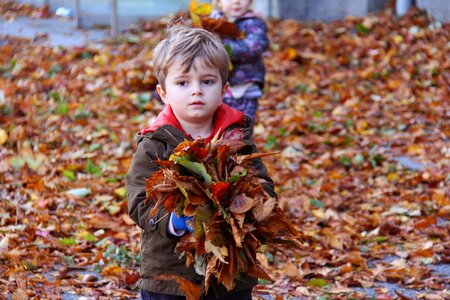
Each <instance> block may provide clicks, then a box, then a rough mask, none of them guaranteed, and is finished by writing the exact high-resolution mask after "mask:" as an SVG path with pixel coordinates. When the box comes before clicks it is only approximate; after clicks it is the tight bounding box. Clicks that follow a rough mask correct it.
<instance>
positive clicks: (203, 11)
mask: <svg viewBox="0 0 450 300" xmlns="http://www.w3.org/2000/svg"><path fill="white" fill-rule="evenodd" d="M189 11H190V12H191V13H194V14H197V15H202V16H207V15H209V14H211V12H212V5H211V4H210V3H202V4H199V3H198V0H193V1H191V3H190V4H189Z"/></svg>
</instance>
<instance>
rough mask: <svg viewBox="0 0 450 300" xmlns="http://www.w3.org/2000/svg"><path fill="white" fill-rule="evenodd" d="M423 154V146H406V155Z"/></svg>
mask: <svg viewBox="0 0 450 300" xmlns="http://www.w3.org/2000/svg"><path fill="white" fill-rule="evenodd" d="M422 153H423V146H422V145H417V144H413V145H409V146H408V154H411V155H414V154H422Z"/></svg>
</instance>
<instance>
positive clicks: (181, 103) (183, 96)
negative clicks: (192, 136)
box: [156, 58, 227, 124]
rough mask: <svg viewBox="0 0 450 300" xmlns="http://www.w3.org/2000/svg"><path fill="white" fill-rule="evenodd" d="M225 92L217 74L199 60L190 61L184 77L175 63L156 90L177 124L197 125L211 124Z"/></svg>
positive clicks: (180, 68)
mask: <svg viewBox="0 0 450 300" xmlns="http://www.w3.org/2000/svg"><path fill="white" fill-rule="evenodd" d="M226 88H227V86H224V87H222V79H221V77H220V73H219V70H218V69H217V68H214V67H209V66H207V65H206V64H205V63H203V62H202V60H201V59H199V58H196V59H195V60H194V63H193V64H192V67H191V69H190V70H189V71H188V72H187V73H184V72H183V67H182V66H181V64H180V62H179V61H176V62H175V63H174V64H173V65H172V66H171V67H170V68H169V69H168V72H167V77H166V80H165V89H164V90H163V88H162V87H161V86H160V85H158V86H157V87H156V89H157V91H158V94H159V95H160V96H161V99H162V100H163V101H164V103H165V104H169V105H170V106H171V107H172V110H173V112H174V114H175V116H176V117H177V119H178V120H179V121H182V122H187V123H199V124H200V123H205V122H209V121H212V118H213V116H214V113H215V111H216V109H217V108H218V107H219V105H220V103H221V102H222V98H223V95H224V93H225V91H226Z"/></svg>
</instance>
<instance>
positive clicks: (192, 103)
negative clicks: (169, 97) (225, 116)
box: [189, 101, 205, 105]
mask: <svg viewBox="0 0 450 300" xmlns="http://www.w3.org/2000/svg"><path fill="white" fill-rule="evenodd" d="M204 104H205V103H203V102H202V101H193V102H191V103H190V104H189V105H204Z"/></svg>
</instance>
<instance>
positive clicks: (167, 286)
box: [126, 25, 276, 300]
mask: <svg viewBox="0 0 450 300" xmlns="http://www.w3.org/2000/svg"><path fill="white" fill-rule="evenodd" d="M153 59H154V63H153V65H154V70H155V74H156V77H157V79H158V82H159V85H158V86H157V91H158V93H159V95H160V96H161V99H162V100H163V101H164V103H165V104H166V106H165V108H164V110H163V111H162V112H161V113H160V114H159V115H158V117H157V118H156V120H155V122H154V123H153V124H152V125H151V126H150V127H148V128H144V129H142V130H141V131H140V133H139V135H140V138H139V141H138V146H137V150H136V153H135V155H134V157H133V161H132V163H131V166H130V170H129V172H128V174H127V178H126V186H127V192H128V212H129V215H130V217H131V218H132V219H133V220H134V221H135V222H136V224H137V225H138V226H139V227H140V228H141V229H142V232H141V234H142V243H141V257H142V259H141V281H140V283H139V287H140V288H141V297H142V299H144V300H155V299H158V300H182V299H185V296H184V292H183V291H182V290H181V289H180V288H179V286H178V284H177V283H176V282H175V281H163V280H158V279H155V278H154V277H155V276H157V275H166V274H173V275H177V276H182V277H184V278H185V279H187V280H189V281H191V282H193V283H195V284H199V285H201V286H202V287H204V286H205V283H204V280H205V278H204V277H203V276H200V275H198V274H196V271H195V269H194V266H191V267H190V268H187V267H186V258H185V257H183V258H179V257H178V255H177V254H176V253H174V249H175V247H176V244H177V242H178V239H179V238H180V236H182V235H184V234H185V233H187V232H192V228H190V227H189V223H190V222H188V219H189V217H186V216H179V215H177V214H175V213H173V212H172V213H169V212H167V211H166V210H165V209H164V208H161V209H160V210H159V211H158V212H157V213H156V215H155V216H154V217H152V218H150V219H148V216H149V213H150V211H151V210H152V208H153V206H154V203H153V201H152V200H151V199H149V201H147V202H145V199H146V191H145V187H146V182H147V178H149V177H150V175H152V174H153V173H154V172H156V171H157V170H158V169H159V166H158V164H156V163H155V161H156V160H168V159H169V157H170V156H171V154H173V151H174V149H175V147H177V146H178V144H179V143H181V142H183V141H184V140H192V139H194V138H198V137H202V138H205V139H206V140H207V141H210V140H211V139H212V138H213V137H214V136H216V134H218V135H220V134H222V133H223V132H227V131H229V130H232V129H236V128H239V129H241V130H242V131H243V140H242V141H243V142H244V143H245V144H247V145H246V146H245V147H244V148H242V149H241V150H240V152H241V153H242V154H250V153H255V152H256V147H255V145H254V144H253V142H252V139H251V137H250V132H251V128H252V126H251V124H252V120H251V119H250V118H249V117H248V116H244V114H243V113H242V112H240V111H238V110H236V109H234V108H231V107H229V106H228V105H226V104H224V103H222V97H223V95H224V93H225V91H226V90H227V78H228V71H229V70H228V68H229V62H228V54H227V52H226V49H225V47H224V46H223V44H222V42H221V40H220V39H219V38H218V37H216V36H215V35H213V34H212V33H210V32H208V31H206V30H204V29H200V28H189V27H185V26H180V25H175V26H172V27H170V28H169V29H168V31H167V34H166V37H165V39H164V40H162V41H161V42H160V43H159V44H158V46H157V47H156V48H155V50H154V55H153ZM252 162H253V166H254V168H255V169H256V170H258V177H259V178H261V179H262V180H264V182H265V184H264V189H265V190H266V191H267V192H268V193H269V194H270V195H271V196H272V197H276V194H275V192H274V188H273V182H272V180H271V179H270V177H269V176H268V174H267V169H266V168H265V166H264V165H263V164H262V162H261V159H254V160H253V161H252ZM187 234H189V233H187ZM256 283H257V279H256V278H253V277H250V276H248V274H243V273H241V274H240V278H239V280H237V281H236V285H235V287H234V288H233V290H231V291H230V292H228V291H227V290H226V288H225V287H224V286H223V285H221V284H219V283H218V282H217V280H216V279H213V280H212V282H211V283H210V288H209V291H208V293H207V294H205V293H204V294H203V295H202V299H203V300H213V299H229V300H234V299H240V300H251V299H252V289H253V286H255V285H256Z"/></svg>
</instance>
